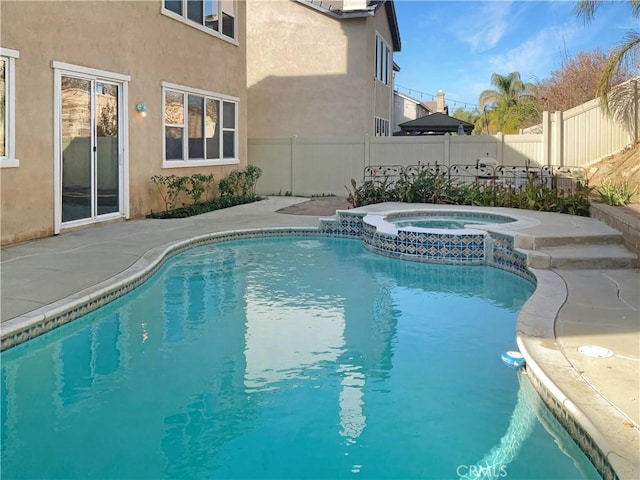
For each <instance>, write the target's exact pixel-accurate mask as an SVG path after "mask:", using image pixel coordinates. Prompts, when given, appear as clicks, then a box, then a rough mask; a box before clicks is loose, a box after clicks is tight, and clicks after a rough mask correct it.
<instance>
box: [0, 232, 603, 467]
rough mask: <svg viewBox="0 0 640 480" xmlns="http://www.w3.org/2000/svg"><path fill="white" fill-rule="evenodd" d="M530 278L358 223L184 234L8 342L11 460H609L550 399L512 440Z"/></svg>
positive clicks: (166, 463)
mask: <svg viewBox="0 0 640 480" xmlns="http://www.w3.org/2000/svg"><path fill="white" fill-rule="evenodd" d="M532 291H533V286H532V285H531V284H530V283H529V282H526V281H525V280H523V279H521V278H519V277H516V276H514V275H511V274H509V273H506V272H503V271H500V270H497V269H494V268H490V267H465V266H450V265H432V264H420V263H411V262H399V261H397V260H393V259H389V258H386V257H380V256H377V255H374V254H370V253H369V252H367V251H366V250H364V249H363V247H362V244H361V242H359V241H350V240H339V239H324V238H303V237H292V238H271V239H261V240H243V241H233V242H224V243H219V244H215V245H210V246H206V247H201V248H196V249H193V250H190V251H187V252H185V253H183V254H181V255H179V256H177V257H175V258H173V259H171V260H169V261H168V262H167V263H166V264H165V266H164V267H162V269H161V270H160V271H159V272H158V273H157V274H156V275H155V276H154V277H153V278H152V279H150V280H149V281H148V282H147V283H145V284H144V285H142V286H141V287H140V288H139V289H137V290H135V291H134V292H132V293H131V294H129V295H127V296H125V297H122V298H120V299H119V300H117V301H115V302H113V303H111V304H109V305H107V306H106V307H103V308H102V309H99V310H96V311H94V312H92V313H91V314H89V315H88V316H86V317H85V318H82V319H80V320H77V321H75V322H73V323H71V324H68V325H66V326H65V327H62V328H59V329H57V330H55V331H53V332H50V333H49V334H47V335H44V336H41V337H38V338H36V339H34V340H31V341H29V342H27V343H25V344H22V345H19V346H17V347H14V348H13V349H10V350H8V351H6V352H3V353H2V370H1V381H2V388H1V392H2V396H1V402H2V403H1V407H2V408H1V411H2V429H1V430H0V432H1V435H2V468H3V478H19V477H39V478H51V477H56V476H57V477H67V478H70V477H75V478H86V477H91V476H93V477H101V478H104V477H112V478H125V477H127V478H131V477H136V478H161V477H164V478H185V477H212V476H217V477H231V478H257V477H263V478H264V477H272V478H273V477H287V478H293V477H295V478H339V477H347V476H352V475H356V474H357V475H358V476H359V477H363V478H380V477H395V478H398V477H401V478H443V477H446V478H456V477H464V476H467V475H468V474H469V473H471V471H472V470H473V469H472V468H471V467H474V466H476V464H477V462H480V461H482V460H483V459H485V458H487V457H488V456H489V454H490V453H491V452H494V451H497V452H498V453H504V454H505V456H504V457H500V458H502V462H503V463H501V464H500V465H499V467H498V469H497V470H496V472H498V473H501V472H503V470H502V468H503V467H504V469H506V470H504V471H506V472H507V473H508V475H509V477H512V478H521V477H524V476H526V477H529V478H551V477H555V478H580V477H582V478H590V477H592V476H593V477H594V478H595V477H597V474H595V470H593V468H592V467H591V465H590V464H589V462H588V461H587V460H586V458H585V457H584V455H582V454H581V452H579V450H578V449H577V447H576V446H575V444H574V443H573V442H572V441H571V440H570V439H569V438H568V436H567V435H566V433H564V431H563V430H562V429H559V428H558V427H557V425H555V426H554V424H553V419H552V418H551V419H550V418H548V417H545V414H544V412H545V411H546V410H544V409H543V410H542V411H540V412H538V411H536V412H535V413H536V419H535V422H533V423H532V424H531V425H529V423H531V422H530V420H528V422H529V423H527V422H525V423H527V425H525V427H526V428H524V429H521V430H519V431H520V432H522V431H524V433H525V434H526V435H525V436H524V438H522V437H519V438H520V440H521V441H522V443H520V444H519V445H518V446H519V448H518V449H517V451H516V452H515V455H514V452H513V451H511V450H509V451H508V452H507V450H506V449H505V448H501V447H500V446H501V445H502V442H503V439H505V437H506V435H507V433H509V432H513V431H514V429H512V427H511V425H513V424H514V421H513V420H514V418H515V420H520V418H521V417H520V415H521V413H518V414H516V411H518V412H521V409H518V408H516V407H517V406H518V405H520V404H521V403H520V401H519V398H520V397H521V396H522V394H521V392H522V388H521V387H519V383H518V378H517V376H516V373H515V371H514V370H510V369H508V368H506V367H505V366H503V365H502V363H501V361H500V354H501V353H502V352H504V351H505V350H509V349H512V348H513V347H514V337H515V333H514V329H515V319H516V317H517V314H518V311H519V309H520V307H521V306H522V304H523V303H524V301H525V300H526V299H527V298H528V296H529V295H530V294H531V293H532ZM525 384H526V382H525ZM536 398H537V397H536ZM530 418H531V415H528V416H527V419H530ZM554 442H558V443H559V444H561V445H562V448H563V449H564V450H565V451H566V452H568V455H566V454H564V453H562V452H561V450H560V449H559V448H558V447H557V446H556V444H555V443H554ZM508 443H509V445H513V444H516V443H517V442H508ZM507 453H508V454H509V455H506V454H507ZM506 460H508V462H507V461H506ZM476 471H477V469H476Z"/></svg>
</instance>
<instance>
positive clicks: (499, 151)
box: [496, 132, 504, 165]
mask: <svg viewBox="0 0 640 480" xmlns="http://www.w3.org/2000/svg"><path fill="white" fill-rule="evenodd" d="M496 139H497V140H498V142H497V143H498V144H497V145H496V161H497V162H498V165H502V158H503V150H504V133H502V132H498V133H497V134H496Z"/></svg>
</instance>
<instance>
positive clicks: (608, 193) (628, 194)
mask: <svg viewBox="0 0 640 480" xmlns="http://www.w3.org/2000/svg"><path fill="white" fill-rule="evenodd" d="M637 191H638V187H637V186H634V187H631V185H630V184H629V182H620V183H616V182H614V181H613V180H606V181H604V182H603V183H602V185H600V188H598V193H599V194H600V200H601V201H602V202H604V203H606V204H607V205H618V206H620V205H628V204H629V203H631V199H632V198H633V197H634V195H635V194H636V193H637Z"/></svg>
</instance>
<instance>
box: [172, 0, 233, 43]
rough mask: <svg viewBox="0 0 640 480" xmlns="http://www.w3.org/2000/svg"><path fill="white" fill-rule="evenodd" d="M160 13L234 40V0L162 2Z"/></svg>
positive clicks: (178, 0)
mask: <svg viewBox="0 0 640 480" xmlns="http://www.w3.org/2000/svg"><path fill="white" fill-rule="evenodd" d="M162 13H164V14H165V15H168V16H170V17H172V18H176V19H178V20H181V21H184V22H185V23H187V24H189V25H192V26H196V27H198V28H199V29H202V30H204V31H206V32H208V33H213V34H215V35H217V36H222V37H225V38H231V39H235V38H236V0H164V8H163V9H162Z"/></svg>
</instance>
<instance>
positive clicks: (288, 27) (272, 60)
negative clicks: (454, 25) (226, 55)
mask: <svg viewBox="0 0 640 480" xmlns="http://www.w3.org/2000/svg"><path fill="white" fill-rule="evenodd" d="M385 8H387V7H385V6H383V7H381V8H379V9H378V10H377V12H376V14H375V16H360V17H354V18H335V17H333V16H331V15H328V14H325V13H324V12H322V11H320V10H318V9H316V8H313V7H312V6H310V5H308V4H305V2H300V1H295V0H275V1H269V2H264V1H259V0H249V1H248V2H247V85H248V105H249V111H250V115H249V118H248V131H249V137H250V138H278V137H290V136H293V135H311V136H336V135H362V134H373V131H374V117H375V116H376V115H378V116H385V115H386V116H387V118H389V119H390V116H389V115H390V111H391V109H392V104H391V102H392V97H391V92H392V88H391V87H390V86H386V85H384V84H382V83H380V82H377V81H375V48H376V46H375V35H376V32H378V33H379V34H380V35H381V36H383V37H384V38H385V41H386V42H387V44H388V45H390V46H391V56H390V62H391V64H392V62H393V60H392V58H393V47H392V45H393V42H392V39H391V33H390V30H389V27H388V25H387V18H386V11H385ZM390 76H391V73H390Z"/></svg>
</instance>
